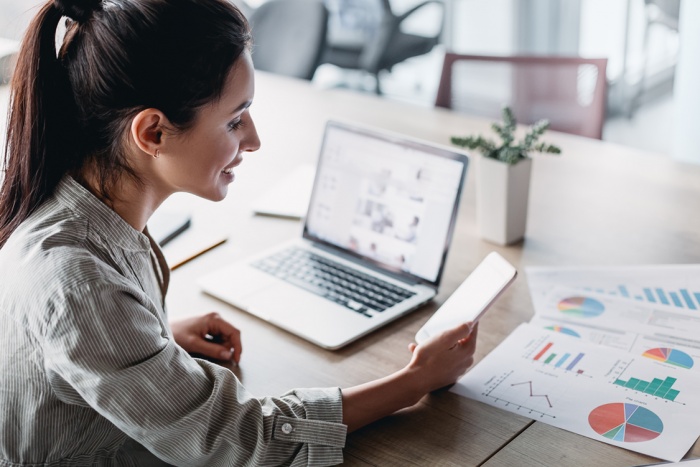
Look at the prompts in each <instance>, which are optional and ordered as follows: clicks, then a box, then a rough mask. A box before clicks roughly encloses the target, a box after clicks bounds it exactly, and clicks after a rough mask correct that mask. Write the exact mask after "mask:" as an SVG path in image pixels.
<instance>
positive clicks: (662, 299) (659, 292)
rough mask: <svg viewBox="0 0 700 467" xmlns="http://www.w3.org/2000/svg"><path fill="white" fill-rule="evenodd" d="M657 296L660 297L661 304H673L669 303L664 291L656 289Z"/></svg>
mask: <svg viewBox="0 0 700 467" xmlns="http://www.w3.org/2000/svg"><path fill="white" fill-rule="evenodd" d="M656 295H658V296H659V300H661V303H663V304H664V305H670V304H671V302H669V301H668V298H666V294H665V293H664V291H663V289H656Z"/></svg>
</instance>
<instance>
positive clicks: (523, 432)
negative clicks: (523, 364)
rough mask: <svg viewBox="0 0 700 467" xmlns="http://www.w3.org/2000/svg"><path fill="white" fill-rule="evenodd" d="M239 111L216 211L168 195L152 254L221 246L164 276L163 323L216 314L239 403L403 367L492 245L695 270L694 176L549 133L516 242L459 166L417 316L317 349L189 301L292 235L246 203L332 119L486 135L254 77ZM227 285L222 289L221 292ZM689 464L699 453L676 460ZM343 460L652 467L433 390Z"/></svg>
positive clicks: (314, 151)
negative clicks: (163, 242)
mask: <svg viewBox="0 0 700 467" xmlns="http://www.w3.org/2000/svg"><path fill="white" fill-rule="evenodd" d="M256 87H257V89H256V97H255V101H254V104H253V107H252V108H251V111H252V113H253V117H254V119H255V121H256V124H257V127H258V131H259V134H260V137H261V140H262V147H261V149H260V150H259V151H258V152H257V153H254V154H248V155H246V156H245V161H244V162H243V164H242V165H241V166H240V167H239V168H238V169H237V170H236V177H237V178H236V181H235V182H234V184H233V185H232V186H231V187H230V191H229V195H228V197H227V198H226V200H224V201H222V202H221V203H210V202H207V201H202V200H198V199H196V198H194V197H192V196H189V195H176V196H175V197H173V198H172V199H171V200H169V201H168V204H172V205H175V204H177V205H179V206H187V207H189V208H190V209H192V210H193V211H194V212H195V214H194V219H193V225H192V227H191V228H190V229H189V230H188V231H187V232H186V233H185V234H183V235H182V236H180V237H178V238H177V239H176V240H175V241H173V242H172V244H171V245H170V246H169V247H168V248H167V249H166V255H168V254H174V253H173V252H175V253H177V252H181V251H184V250H186V249H187V248H188V247H190V248H191V245H193V244H195V243H197V242H203V241H206V238H211V237H214V236H216V235H221V234H225V235H228V237H229V241H228V242H227V243H226V244H225V245H224V246H221V247H219V248H217V249H215V250H213V251H212V252H209V253H207V254H206V255H203V256H201V257H200V258H198V259H196V260H194V261H192V262H190V263H188V264H187V265H185V266H183V267H182V268H180V269H178V270H176V271H174V272H173V274H172V280H171V286H170V291H169V296H168V306H169V310H170V314H171V316H173V317H182V316H187V315H193V314H199V313H203V312H208V311H212V310H216V311H219V312H220V313H222V315H224V316H225V317H226V318H227V319H229V320H230V321H232V322H233V323H234V324H235V325H236V326H237V327H239V328H240V329H241V330H242V332H243V343H244V352H243V359H242V362H241V365H240V366H239V367H238V368H234V369H233V370H234V372H235V373H236V374H237V375H238V376H239V378H240V379H241V380H242V382H243V384H244V385H245V386H246V388H248V389H249V390H250V391H251V392H252V393H253V394H256V395H259V396H263V395H278V394H281V393H283V392H285V391H286V390H288V389H290V388H293V387H316V386H340V387H347V386H351V385H355V384H359V383H363V382H365V381H368V380H370V379H374V378H378V377H381V376H384V375H386V374H388V373H390V372H393V371H396V370H398V369H400V368H401V367H403V366H404V365H405V364H406V363H407V362H408V359H409V353H408V350H407V344H408V343H409V342H411V341H412V339H413V336H414V335H415V333H416V331H417V330H418V329H419V328H420V326H421V325H422V324H423V323H424V322H425V321H426V320H427V319H428V317H429V316H430V315H431V313H432V312H433V311H434V310H435V309H437V307H438V306H439V305H440V304H441V303H442V302H443V301H444V300H445V299H446V298H447V297H448V296H449V295H450V294H451V293H452V292H453V291H454V290H455V289H456V287H457V286H458V285H459V284H460V283H461V281H462V280H464V278H466V276H467V275H468V274H469V272H470V271H471V270H472V269H473V268H474V267H475V266H476V264H477V263H478V262H479V260H480V259H481V258H483V257H484V256H485V255H486V254H487V253H488V252H490V251H492V250H495V251H498V252H499V253H501V254H502V255H503V256H504V257H505V258H506V259H508V260H509V261H510V262H512V263H513V264H515V265H516V266H517V267H518V269H520V270H522V269H523V268H524V267H526V266H530V265H551V266H576V265H603V266H606V265H636V264H661V263H699V262H700V234H699V233H700V216H698V214H697V213H698V204H699V203H698V201H699V200H700V167H698V166H692V165H686V164H682V163H678V162H674V161H672V160H669V159H666V158H663V157H661V156H659V155H654V154H648V153H644V152H641V151H638V150H634V149H630V148H625V147H622V146H617V145H613V144H610V143H606V142H602V141H594V140H589V139H585V138H580V137H575V136H570V135H564V134H558V133H554V132H550V133H548V134H547V135H546V138H544V139H545V140H546V141H548V142H551V143H554V144H557V145H559V146H560V147H561V148H562V150H563V155H562V156H561V157H557V156H541V157H538V156H536V158H535V159H536V160H535V161H534V164H533V173H532V185H531V193H530V211H529V216H528V229H527V236H526V239H525V240H524V241H523V242H521V243H519V244H516V245H513V246H509V247H502V246H498V245H494V244H491V243H488V242H485V241H483V240H481V239H480V238H479V237H478V234H477V230H476V225H475V213H474V185H475V181H474V179H475V172H476V171H475V170H474V167H473V165H474V164H473V163H472V167H470V170H469V171H468V178H467V184H466V189H465V191H464V194H463V198H462V203H461V206H460V213H459V219H458V223H457V226H456V230H455V236H454V239H453V242H452V249H451V251H450V253H449V255H448V262H447V266H446V270H445V276H444V280H443V283H442V286H441V288H440V292H439V294H438V295H437V297H436V298H435V299H434V300H433V301H432V302H431V303H430V304H428V305H426V306H425V307H423V308H421V309H419V310H417V311H415V312H413V313H411V314H409V315H408V316H406V317H403V318H401V319H399V320H397V321H394V322H392V323H391V324H389V325H387V326H386V327H384V328H382V329H380V330H378V331H376V332H374V333H372V334H370V335H369V336H367V337H364V338H362V339H360V340H359V341H357V342H355V343H353V344H350V345H349V346H347V347H345V348H343V349H341V350H338V351H328V350H323V349H321V348H318V347H316V346H314V345H312V344H310V343H308V342H306V341H304V340H302V339H300V338H297V337H295V336H293V335H291V334H289V333H287V332H285V331H282V330H280V329H278V328H276V327H274V326H272V325H269V324H267V323H266V322H264V321H261V320H259V319H257V318H254V317H252V316H250V315H248V314H246V313H244V312H242V311H239V310H237V309H236V308H234V307H231V306H229V305H227V304H225V303H223V302H220V301H217V300H215V299H213V298H211V297H208V296H206V295H204V294H202V293H201V292H200V290H199V288H198V287H197V285H196V280H197V278H198V277H200V276H201V275H203V274H205V273H207V272H209V271H211V270H213V269H214V268H217V267H220V266H223V265H225V264H227V263H229V262H231V261H234V260H237V259H241V258H243V257H245V256H247V255H250V254H252V253H255V252H258V251H260V250H262V249H264V248H266V247H269V246H272V245H275V244H277V243H279V242H281V241H283V240H286V239H289V238H291V237H294V236H296V235H299V234H300V231H301V224H300V222H298V221H294V220H288V219H278V218H271V217H261V216H254V215H253V214H252V212H251V204H252V202H253V201H254V200H255V199H257V198H258V197H259V196H262V195H263V194H264V193H265V192H266V190H268V189H269V188H270V187H271V186H272V185H273V184H274V183H276V182H277V181H279V180H280V179H282V178H283V177H284V175H285V174H287V173H289V172H291V171H292V170H293V169H294V168H295V167H297V166H298V165H300V164H302V163H314V162H315V160H316V157H317V155H318V150H319V147H320V142H321V135H322V132H323V126H324V124H325V122H326V120H327V119H329V118H335V119H342V120H348V121H355V122H360V123H363V124H366V125H373V126H376V127H379V128H384V129H388V130H393V131H396V132H400V133H405V134H408V135H411V136H414V137H418V138H421V139H425V140H429V141H434V142H438V143H442V144H448V143H449V137H450V136H451V135H467V134H475V133H482V134H488V133H490V129H489V125H490V123H489V122H488V121H484V120H481V119H477V118H470V117H467V116H464V115H458V114H455V113H452V112H449V111H446V110H442V109H439V110H438V109H432V108H420V107H415V106H412V105H409V104H402V103H397V102H389V101H386V100H381V99H379V98H376V97H375V96H371V95H361V94H356V93H352V92H349V91H342V90H320V89H318V88H315V87H313V86H312V85H310V84H309V83H307V82H303V81H297V80H291V79H287V78H281V77H277V76H273V75H269V74H265V73H258V74H257V79H256ZM232 286H235V284H232ZM532 315H533V308H532V303H531V300H530V295H529V291H528V287H527V281H526V276H525V274H521V276H520V277H519V279H518V280H517V281H516V282H515V283H514V284H513V286H512V287H511V288H510V289H509V290H508V291H507V292H506V293H505V294H504V295H503V296H502V298H501V299H500V300H499V301H498V303H497V304H496V305H495V306H494V308H493V309H492V310H491V311H489V313H488V314H487V315H486V316H485V317H484V318H483V320H482V322H481V324H480V331H479V338H478V348H477V361H478V360H480V359H481V358H483V357H484V356H485V355H486V354H487V353H488V352H490V351H491V350H492V349H493V348H494V347H496V346H497V345H498V344H499V343H500V342H501V341H502V340H503V339H504V338H505V337H506V336H507V335H508V334H509V333H510V332H511V331H512V330H513V329H515V327H516V326H517V325H518V324H520V323H522V322H526V321H529V320H530V318H531V317H532ZM693 453H694V454H695V455H700V447H699V446H698V445H697V444H696V447H695V448H694V450H693V451H691V453H690V455H691V456H692V455H693ZM345 460H346V462H345V465H351V466H365V465H375V466H393V465H397V466H405V465H421V466H422V465H431V466H432V465H441V466H450V465H454V466H466V465H478V464H482V463H483V464H485V465H488V466H500V465H504V466H505V465H519V466H529V465H533V466H534V465H557V466H563V465H571V466H579V465H599V466H607V465H615V466H617V465H620V466H626V465H638V464H647V463H652V462H655V461H656V460H655V459H653V458H651V457H648V456H644V455H641V454H636V453H633V452H631V451H626V450H622V449H619V448H617V447H613V446H610V445H607V444H604V443H600V442H597V441H594V440H592V439H589V438H585V437H583V436H579V435H575V434H572V433H569V432H566V431H563V430H559V429H556V428H553V427H550V426H548V425H545V424H542V423H539V422H533V421H531V420H530V419H527V418H524V417H519V416H516V415H513V414H511V413H508V412H504V411H502V410H499V409H496V408H493V407H490V406H487V405H484V404H482V403H479V402H475V401H472V400H469V399H465V398H462V397H459V396H456V395H454V394H452V393H449V392H446V391H442V392H437V393H433V394H430V395H428V396H426V397H425V398H424V399H423V400H422V401H421V402H420V403H419V404H418V405H416V406H415V407H412V408H410V409H407V410H404V411H402V412H400V413H397V414H395V415H393V416H391V417H388V418H386V419H384V420H381V421H379V422H377V423H374V424H372V425H370V426H367V427H365V428H363V429H361V430H359V431H357V432H355V433H352V434H350V435H349V436H348V439H347V447H346V449H345Z"/></svg>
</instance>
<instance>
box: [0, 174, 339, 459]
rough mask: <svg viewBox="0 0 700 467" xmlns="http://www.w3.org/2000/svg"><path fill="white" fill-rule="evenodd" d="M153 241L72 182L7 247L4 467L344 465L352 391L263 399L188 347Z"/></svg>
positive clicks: (2, 271)
mask: <svg viewBox="0 0 700 467" xmlns="http://www.w3.org/2000/svg"><path fill="white" fill-rule="evenodd" d="M168 277H169V272H168V269H167V266H165V262H164V260H163V257H162V254H161V253H160V250H159V248H158V246H157V245H155V243H154V242H153V241H152V239H151V238H150V237H149V236H148V235H146V234H143V233H141V232H138V231H136V230H135V229H133V228H132V227H131V226H130V225H129V224H127V223H126V222H125V221H124V220H123V219H122V218H121V217H119V216H118V215H117V214H116V213H115V212H114V211H112V210H111V209H109V208H108V207H107V206H106V205H105V204H103V203H102V202H101V201H99V200H98V199H97V198H96V197H95V196H93V195H92V194H91V193H90V192H89V191H87V190H86V189H85V188H83V187H82V186H81V185H80V184H78V183H77V182H76V181H75V180H73V179H72V178H70V177H66V178H64V180H63V181H62V182H61V184H60V185H59V187H58V188H57V190H56V192H55V194H54V195H53V196H52V197H51V198H50V199H49V200H47V201H46V202H45V203H44V204H43V205H42V206H41V207H40V208H39V209H38V210H37V211H36V212H34V213H33V214H32V215H31V216H30V217H29V218H28V219H27V220H26V221H25V222H23V223H22V225H21V226H20V227H19V228H18V229H17V230H16V231H15V232H14V233H13V235H12V236H11V237H10V239H9V240H8V242H7V243H6V244H5V246H4V247H3V248H2V249H0V346H1V347H0V375H1V377H0V414H2V419H1V420H0V466H17V465H52V466H53V465H119V466H122V465H125V466H128V465H159V463H167V464H175V465H187V466H195V465H207V466H210V465H235V466H239V465H294V466H301V465H333V464H337V463H340V462H342V460H343V458H342V447H343V446H344V443H345V435H346V426H345V425H343V424H342V398H341V393H340V390H339V389H338V388H330V389H297V390H293V391H290V392H289V393H287V394H285V395H283V396H281V397H278V398H273V397H266V398H255V397H253V396H252V395H251V394H249V393H248V392H246V390H245V389H244V388H243V387H242V386H241V384H240V382H239V381H238V380H237V379H236V377H235V375H234V374H233V373H232V372H231V371H229V370H228V369H226V368H223V367H220V366H218V365H215V364H212V363H210V362H207V361H205V360H200V359H195V358H192V357H191V356H190V355H189V354H188V353H187V352H186V351H184V350H183V349H182V348H181V347H180V346H179V345H177V344H176V343H175V341H174V339H173V335H172V332H171V331H170V327H169V325H168V322H167V315H166V311H165V305H164V296H165V291H166V289H167V282H168Z"/></svg>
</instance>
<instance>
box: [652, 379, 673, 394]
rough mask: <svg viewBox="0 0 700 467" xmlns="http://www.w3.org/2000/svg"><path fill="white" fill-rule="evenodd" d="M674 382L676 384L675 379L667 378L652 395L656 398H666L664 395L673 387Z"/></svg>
mask: <svg viewBox="0 0 700 467" xmlns="http://www.w3.org/2000/svg"><path fill="white" fill-rule="evenodd" d="M675 382H676V378H671V377H670V376H669V377H668V378H666V379H665V380H664V382H663V384H661V386H660V387H659V389H657V390H656V392H655V393H654V395H655V396H658V397H666V393H667V392H668V391H669V389H671V386H673V383H675Z"/></svg>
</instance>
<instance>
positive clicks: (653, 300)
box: [644, 288, 656, 303]
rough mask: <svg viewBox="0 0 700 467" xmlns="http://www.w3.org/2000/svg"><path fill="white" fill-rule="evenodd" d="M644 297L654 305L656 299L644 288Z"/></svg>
mask: <svg viewBox="0 0 700 467" xmlns="http://www.w3.org/2000/svg"><path fill="white" fill-rule="evenodd" d="M644 295H646V296H647V300H649V301H650V302H651V303H656V298H655V297H654V294H653V293H651V289H650V288H645V289H644Z"/></svg>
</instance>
